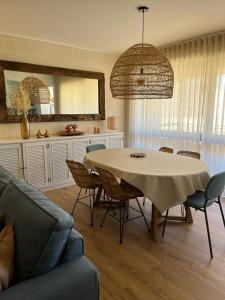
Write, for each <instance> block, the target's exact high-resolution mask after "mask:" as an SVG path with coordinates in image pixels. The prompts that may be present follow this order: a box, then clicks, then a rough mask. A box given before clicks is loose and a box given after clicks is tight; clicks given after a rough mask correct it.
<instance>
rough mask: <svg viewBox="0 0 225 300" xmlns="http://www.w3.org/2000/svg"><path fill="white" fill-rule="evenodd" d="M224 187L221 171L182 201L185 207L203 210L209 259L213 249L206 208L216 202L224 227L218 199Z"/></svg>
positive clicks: (164, 227)
mask: <svg viewBox="0 0 225 300" xmlns="http://www.w3.org/2000/svg"><path fill="white" fill-rule="evenodd" d="M224 187H225V172H222V173H219V174H216V175H214V176H213V177H211V179H210V181H209V183H208V185H207V187H206V189H205V190H204V191H202V190H200V191H197V192H196V193H194V194H193V195H191V196H188V197H187V200H186V201H185V203H184V205H185V206H186V207H192V208H195V209H196V210H199V211H202V212H204V215H205V223H206V229H207V235H208V242H209V250H210V257H211V259H212V258H213V251H212V243H211V237H210V231H209V223H208V216H207V208H208V207H209V206H211V205H212V204H213V203H217V204H218V205H219V208H220V213H221V216H222V220H223V225H224V227H225V218H224V214H223V208H222V205H221V201H220V198H221V196H222V193H223V191H224ZM168 212H169V210H168V209H167V211H166V217H165V221H164V225H163V231H162V236H164V234H165V229H166V224H167V220H168Z"/></svg>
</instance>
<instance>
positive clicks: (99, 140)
mask: <svg viewBox="0 0 225 300" xmlns="http://www.w3.org/2000/svg"><path fill="white" fill-rule="evenodd" d="M89 144H90V145H95V144H103V145H105V146H106V147H107V138H104V137H102V138H91V139H90V140H89Z"/></svg>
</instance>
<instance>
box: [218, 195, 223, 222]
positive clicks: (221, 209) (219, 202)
mask: <svg viewBox="0 0 225 300" xmlns="http://www.w3.org/2000/svg"><path fill="white" fill-rule="evenodd" d="M218 204H219V207H220V212H221V216H222V219H223V225H224V227H225V218H224V213H223V208H222V205H221V201H220V197H218Z"/></svg>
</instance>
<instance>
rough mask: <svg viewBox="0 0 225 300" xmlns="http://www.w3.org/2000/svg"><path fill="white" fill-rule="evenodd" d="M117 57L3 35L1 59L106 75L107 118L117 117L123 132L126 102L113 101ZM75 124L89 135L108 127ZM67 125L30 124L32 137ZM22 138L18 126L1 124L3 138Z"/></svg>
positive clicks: (0, 132)
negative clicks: (46, 130) (113, 79)
mask: <svg viewBox="0 0 225 300" xmlns="http://www.w3.org/2000/svg"><path fill="white" fill-rule="evenodd" d="M116 58H117V57H116V56H113V55H110V54H105V53H99V52H95V51H89V50H83V49H79V48H73V47H67V46H61V45H57V44H52V43H47V42H41V41H35V40H30V39H24V38H18V37H11V36H6V35H0V59H1V60H9V61H18V62H26V63H33V64H40V65H47V66H54V67H64V68H71V69H80V70H87V71H96V72H103V73H105V98H106V104H105V106H106V117H107V116H112V115H114V116H117V117H118V118H119V123H120V125H119V127H120V128H119V129H121V130H124V128H125V102H124V101H123V100H117V99H113V98H112V96H111V92H110V88H109V78H110V73H111V70H112V67H113V65H114V63H115V61H116ZM76 123H77V124H78V125H79V129H80V130H84V131H87V132H92V131H93V128H94V127H95V126H99V127H100V128H101V129H102V130H104V129H105V127H106V121H88V122H86V121H81V122H76ZM67 124H68V122H43V123H31V135H32V136H33V135H35V134H36V131H37V129H41V130H44V129H45V128H47V129H48V130H49V132H50V133H51V134H54V133H56V132H57V131H59V130H63V129H64V127H65V126H66V125H67ZM19 136H20V126H19V124H0V138H8V137H19Z"/></svg>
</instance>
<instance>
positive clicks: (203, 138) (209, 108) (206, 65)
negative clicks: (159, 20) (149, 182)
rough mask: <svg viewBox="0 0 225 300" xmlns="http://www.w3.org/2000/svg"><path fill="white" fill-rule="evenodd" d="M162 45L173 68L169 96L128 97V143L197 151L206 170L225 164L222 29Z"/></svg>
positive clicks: (224, 72)
mask: <svg viewBox="0 0 225 300" xmlns="http://www.w3.org/2000/svg"><path fill="white" fill-rule="evenodd" d="M162 51H163V53H164V54H165V55H166V56H167V57H168V58H169V60H170V62H171V64H172V66H173V70H174V76H175V84H174V95H173V98H172V99H165V100H164V99H161V100H130V101H129V104H128V106H129V108H128V143H129V146H131V147H137V148H147V149H155V150H157V149H158V148H159V147H160V146H169V147H172V148H174V151H178V150H181V149H184V150H192V151H200V152H201V154H202V158H203V159H204V160H206V162H207V163H208V164H209V167H210V169H211V171H212V173H215V172H217V171H220V170H222V169H223V170H225V159H223V156H225V155H224V154H225V151H224V150H225V105H224V100H225V99H224V98H225V34H218V35H215V36H210V37H206V38H201V39H199V40H193V41H187V42H183V43H180V44H177V45H172V46H169V47H167V48H164V49H162Z"/></svg>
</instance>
